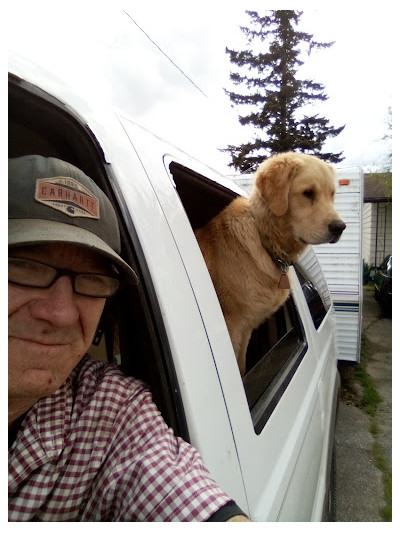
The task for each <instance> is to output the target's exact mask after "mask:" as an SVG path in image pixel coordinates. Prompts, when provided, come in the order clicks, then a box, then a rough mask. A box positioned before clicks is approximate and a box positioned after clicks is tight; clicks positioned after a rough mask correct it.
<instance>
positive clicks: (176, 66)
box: [124, 10, 208, 98]
mask: <svg viewBox="0 0 400 533" xmlns="http://www.w3.org/2000/svg"><path fill="white" fill-rule="evenodd" d="M124 13H125V14H126V15H128V17H129V18H130V19H131V21H132V22H133V23H134V24H135V25H136V26H137V27H138V28H139V30H140V31H141V32H143V33H144V34H145V36H146V37H147V38H148V39H149V41H150V42H152V43H153V44H154V46H155V47H157V48H158V50H159V51H160V52H161V53H162V54H163V55H164V56H165V57H166V58H167V59H168V61H169V62H170V63H172V64H173V65H174V67H175V68H177V69H178V70H179V72H181V73H182V74H183V75H184V76H185V78H186V79H187V80H188V81H190V83H191V84H192V85H194V86H195V87H196V89H197V90H199V91H200V92H201V94H202V95H203V96H205V97H206V98H208V97H207V95H206V94H205V93H204V92H203V91H202V90H201V89H200V87H199V86H198V85H196V84H195V82H194V81H193V80H191V79H190V78H189V76H187V75H186V74H185V73H184V72H183V70H182V69H181V68H180V67H178V65H177V64H176V63H174V61H173V60H172V59H171V58H170V57H169V55H168V54H166V53H165V52H164V50H162V48H160V47H159V46H158V44H157V43H156V42H155V41H153V39H152V38H151V37H150V35H149V34H148V33H146V32H145V31H144V29H143V28H141V27H140V26H139V24H138V23H137V22H136V20H134V19H133V18H132V17H131V15H130V14H129V13H127V12H126V11H125V10H124Z"/></svg>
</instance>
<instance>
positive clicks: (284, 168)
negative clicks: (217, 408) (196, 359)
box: [196, 152, 346, 376]
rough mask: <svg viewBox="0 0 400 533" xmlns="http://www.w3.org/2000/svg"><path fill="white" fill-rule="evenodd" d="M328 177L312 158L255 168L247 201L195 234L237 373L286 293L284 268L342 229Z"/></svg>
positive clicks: (289, 155)
mask: <svg viewBox="0 0 400 533" xmlns="http://www.w3.org/2000/svg"><path fill="white" fill-rule="evenodd" d="M334 176H335V174H334V169H333V167H332V166H331V165H329V164H327V163H325V162H323V161H322V160H321V159H319V158H317V157H315V156H311V155H306V154H300V153H295V152H286V153H281V154H277V155H274V156H272V157H271V158H269V159H267V160H265V161H264V162H263V163H262V164H261V165H260V167H259V168H258V170H257V172H256V176H255V181H254V185H253V188H252V191H251V193H250V196H249V198H244V197H242V196H239V197H238V198H236V199H235V200H234V201H233V202H232V203H230V204H229V205H228V206H227V207H226V208H225V209H224V210H223V211H221V212H220V213H219V214H218V215H217V216H216V217H214V218H213V219H212V220H210V221H209V222H208V223H207V224H206V225H205V226H204V227H202V228H200V229H198V230H197V231H196V237H197V240H198V243H199V246H200V248H201V251H202V253H203V256H204V259H205V262H206V264H207V267H208V270H209V272H210V276H211V279H212V281H213V283H214V286H215V290H216V292H217V295H218V298H219V301H220V304H221V308H222V311H223V313H224V317H225V321H226V324H227V327H228V330H229V333H230V336H231V340H232V345H233V348H234V351H235V354H236V358H237V361H238V365H239V370H240V373H241V374H242V376H243V375H244V374H245V371H246V351H247V345H248V343H249V340H250V337H251V333H252V331H253V329H255V328H257V327H258V326H259V325H260V324H261V323H262V322H264V320H265V319H266V318H268V317H270V316H271V315H272V314H273V313H274V312H275V311H277V310H278V309H279V307H281V306H282V305H283V303H284V302H285V301H286V299H287V298H288V296H289V293H290V290H289V288H290V286H289V279H288V276H287V275H286V272H287V271H288V268H289V265H291V264H292V263H294V262H296V261H297V259H298V258H299V256H300V255H301V253H302V252H303V251H304V249H305V248H306V246H307V245H308V244H322V243H327V242H331V243H334V242H337V241H338V240H339V238H340V236H341V234H342V232H343V230H344V229H345V227H346V225H345V223H344V222H343V221H342V220H341V219H340V217H339V215H338V214H337V212H336V211H335V209H334V207H333V199H334V195H335V178H334Z"/></svg>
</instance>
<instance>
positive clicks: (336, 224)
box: [328, 220, 346, 242]
mask: <svg viewBox="0 0 400 533" xmlns="http://www.w3.org/2000/svg"><path fill="white" fill-rule="evenodd" d="M345 228H346V224H345V223H344V222H343V220H332V222H330V223H329V224H328V229H329V231H330V233H331V235H332V236H333V241H332V242H336V241H337V240H338V239H339V237H340V236H341V234H342V233H343V232H344V230H345Z"/></svg>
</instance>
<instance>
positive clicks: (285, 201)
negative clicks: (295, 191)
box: [255, 153, 301, 217]
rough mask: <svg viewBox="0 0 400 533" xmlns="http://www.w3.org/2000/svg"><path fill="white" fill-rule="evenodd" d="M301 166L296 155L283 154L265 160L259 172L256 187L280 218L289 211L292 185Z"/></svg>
mask: <svg viewBox="0 0 400 533" xmlns="http://www.w3.org/2000/svg"><path fill="white" fill-rule="evenodd" d="M300 165H301V163H300V162H299V160H298V159H297V158H296V155H295V154H294V153H283V154H277V155H274V156H272V157H271V158H270V159H267V160H265V161H264V162H263V163H261V165H260V166H259V168H258V170H257V173H256V178H255V185H256V187H257V188H258V190H259V191H260V194H261V196H262V198H263V199H264V200H265V202H266V204H267V205H268V207H269V208H270V210H271V211H272V213H273V214H274V215H276V216H278V217H280V216H282V215H284V214H285V213H286V211H287V210H288V206H289V190H290V185H291V183H292V180H293V178H294V176H295V175H296V173H297V171H298V170H299V168H300Z"/></svg>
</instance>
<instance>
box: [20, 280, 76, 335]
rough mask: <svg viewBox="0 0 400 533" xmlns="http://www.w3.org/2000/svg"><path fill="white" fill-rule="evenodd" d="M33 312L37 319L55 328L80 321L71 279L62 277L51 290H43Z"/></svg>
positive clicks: (35, 302) (32, 309)
mask: <svg viewBox="0 0 400 533" xmlns="http://www.w3.org/2000/svg"><path fill="white" fill-rule="evenodd" d="M31 312H32V314H33V316H35V318H39V319H41V320H46V321H47V322H49V323H51V324H53V325H54V326H59V327H64V326H70V325H71V324H74V323H75V322H76V321H77V320H78V317H79V309H78V307H77V304H76V294H75V293H74V291H73V287H72V280H71V278H69V277H68V276H61V277H60V278H58V279H57V280H56V281H55V282H54V283H53V285H51V286H50V287H49V288H47V289H41V297H40V298H38V299H36V300H35V301H34V303H33V304H32V308H31Z"/></svg>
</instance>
